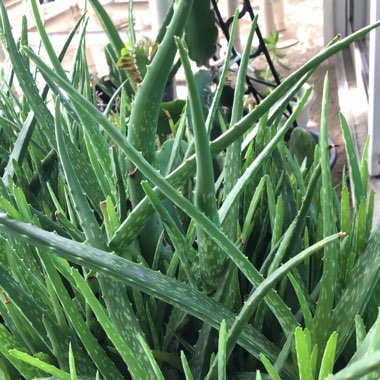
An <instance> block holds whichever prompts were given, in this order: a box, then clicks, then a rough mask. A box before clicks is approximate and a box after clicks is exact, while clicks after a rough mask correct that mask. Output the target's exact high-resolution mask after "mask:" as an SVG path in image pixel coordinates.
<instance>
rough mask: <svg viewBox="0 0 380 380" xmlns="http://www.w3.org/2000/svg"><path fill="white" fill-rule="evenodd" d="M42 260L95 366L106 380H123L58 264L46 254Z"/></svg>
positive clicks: (42, 255) (69, 318)
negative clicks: (88, 321) (70, 292)
mask: <svg viewBox="0 0 380 380" xmlns="http://www.w3.org/2000/svg"><path fill="white" fill-rule="evenodd" d="M41 259H42V262H43V264H44V267H45V269H46V272H47V275H48V276H49V279H50V280H51V283H52V285H53V288H54V290H55V293H56V294H57V296H58V298H59V300H60V302H61V304H62V305H63V308H64V310H65V313H66V316H67V318H68V320H69V321H70V323H71V324H72V326H73V327H74V329H75V331H76V333H77V334H78V336H79V337H80V339H81V341H82V342H83V345H84V347H85V348H86V350H87V353H88V354H89V356H90V357H91V359H92V360H93V362H94V364H95V365H96V366H97V368H98V369H99V370H100V372H101V373H102V374H103V376H104V377H105V378H106V379H114V378H115V379H122V378H123V377H122V375H121V374H120V372H119V371H118V369H117V368H116V366H115V364H114V363H113V362H112V361H111V360H110V359H109V357H108V356H107V354H106V353H105V351H104V350H103V348H102V347H101V346H100V344H99V343H98V342H97V340H96V338H95V337H94V335H93V334H92V333H91V331H90V329H89V327H88V326H87V324H86V323H85V321H84V320H83V317H82V314H81V312H80V311H79V309H78V307H77V306H76V305H75V304H74V303H73V301H72V299H71V297H70V295H69V293H68V291H67V289H66V288H65V286H64V285H63V282H62V279H61V278H60V276H59V274H58V272H57V270H56V268H55V266H54V265H57V263H54V261H53V260H52V258H50V257H49V256H47V255H44V253H42V254H41Z"/></svg>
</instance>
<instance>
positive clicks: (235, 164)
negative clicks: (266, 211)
mask: <svg viewBox="0 0 380 380" xmlns="http://www.w3.org/2000/svg"><path fill="white" fill-rule="evenodd" d="M256 26H257V16H256V17H255V19H254V20H253V22H252V24H251V28H250V31H249V34H248V38H247V43H246V47H245V50H244V53H243V57H242V59H241V62H240V67H239V71H238V75H237V79H236V86H235V94H234V102H233V105H232V115H231V125H234V124H235V123H236V122H237V121H238V120H240V119H241V118H242V117H243V111H244V93H245V82H246V73H247V66H248V61H249V56H250V52H251V46H252V40H253V36H254V32H255V30H256ZM241 143H242V137H240V138H239V139H237V140H236V141H234V142H233V143H232V144H231V145H230V146H229V147H228V148H227V152H226V158H225V167H224V170H225V179H224V196H227V195H228V194H229V193H230V191H231V190H232V189H233V187H234V186H235V184H236V182H237V181H238V179H239V176H240V172H241V153H240V151H241ZM238 220H239V203H238V202H236V203H235V204H234V206H233V207H232V208H231V209H230V211H229V213H228V215H227V217H226V219H225V220H224V223H223V229H224V231H225V233H226V234H227V236H228V237H229V238H230V239H231V240H236V239H237V228H238Z"/></svg>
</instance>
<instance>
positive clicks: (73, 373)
mask: <svg viewBox="0 0 380 380" xmlns="http://www.w3.org/2000/svg"><path fill="white" fill-rule="evenodd" d="M69 365H70V380H78V376H77V370H76V367H75V357H74V353H73V349H72V347H71V343H70V346H69Z"/></svg>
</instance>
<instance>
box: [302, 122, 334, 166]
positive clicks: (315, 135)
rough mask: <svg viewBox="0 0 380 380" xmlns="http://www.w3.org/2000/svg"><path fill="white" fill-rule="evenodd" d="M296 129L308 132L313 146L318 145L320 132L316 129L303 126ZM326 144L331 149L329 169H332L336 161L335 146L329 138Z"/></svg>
mask: <svg viewBox="0 0 380 380" xmlns="http://www.w3.org/2000/svg"><path fill="white" fill-rule="evenodd" d="M296 128H302V129H304V130H305V131H307V132H309V133H310V134H311V136H312V138H313V140H314V142H315V144H318V143H319V136H320V132H319V130H318V129H316V128H312V127H307V126H304V125H298V127H296ZM328 142H329V146H330V147H331V148H330V168H331V169H332V168H333V167H334V165H335V163H336V160H337V159H338V150H337V149H336V147H335V144H334V143H333V141H332V140H331V139H330V138H329V139H328Z"/></svg>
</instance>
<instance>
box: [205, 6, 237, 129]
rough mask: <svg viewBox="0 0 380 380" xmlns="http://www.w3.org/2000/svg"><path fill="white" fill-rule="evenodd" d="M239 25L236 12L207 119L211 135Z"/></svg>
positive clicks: (207, 126)
mask: <svg viewBox="0 0 380 380" xmlns="http://www.w3.org/2000/svg"><path fill="white" fill-rule="evenodd" d="M238 23H239V11H238V10H236V12H235V15H234V18H233V21H232V26H231V33H230V34H231V36H230V40H229V41H228V46H227V52H226V60H225V62H224V66H223V70H222V73H221V75H220V79H219V83H218V86H217V88H216V91H215V95H214V97H213V99H212V103H211V106H210V109H209V112H208V115H207V119H206V128H207V132H208V133H209V134H210V132H211V129H212V125H213V123H214V119H215V115H216V112H217V110H218V108H219V102H220V97H221V96H222V92H223V88H224V84H225V81H226V78H227V74H228V70H229V66H230V57H231V53H232V49H233V47H234V41H235V35H236V31H237V27H238Z"/></svg>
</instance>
